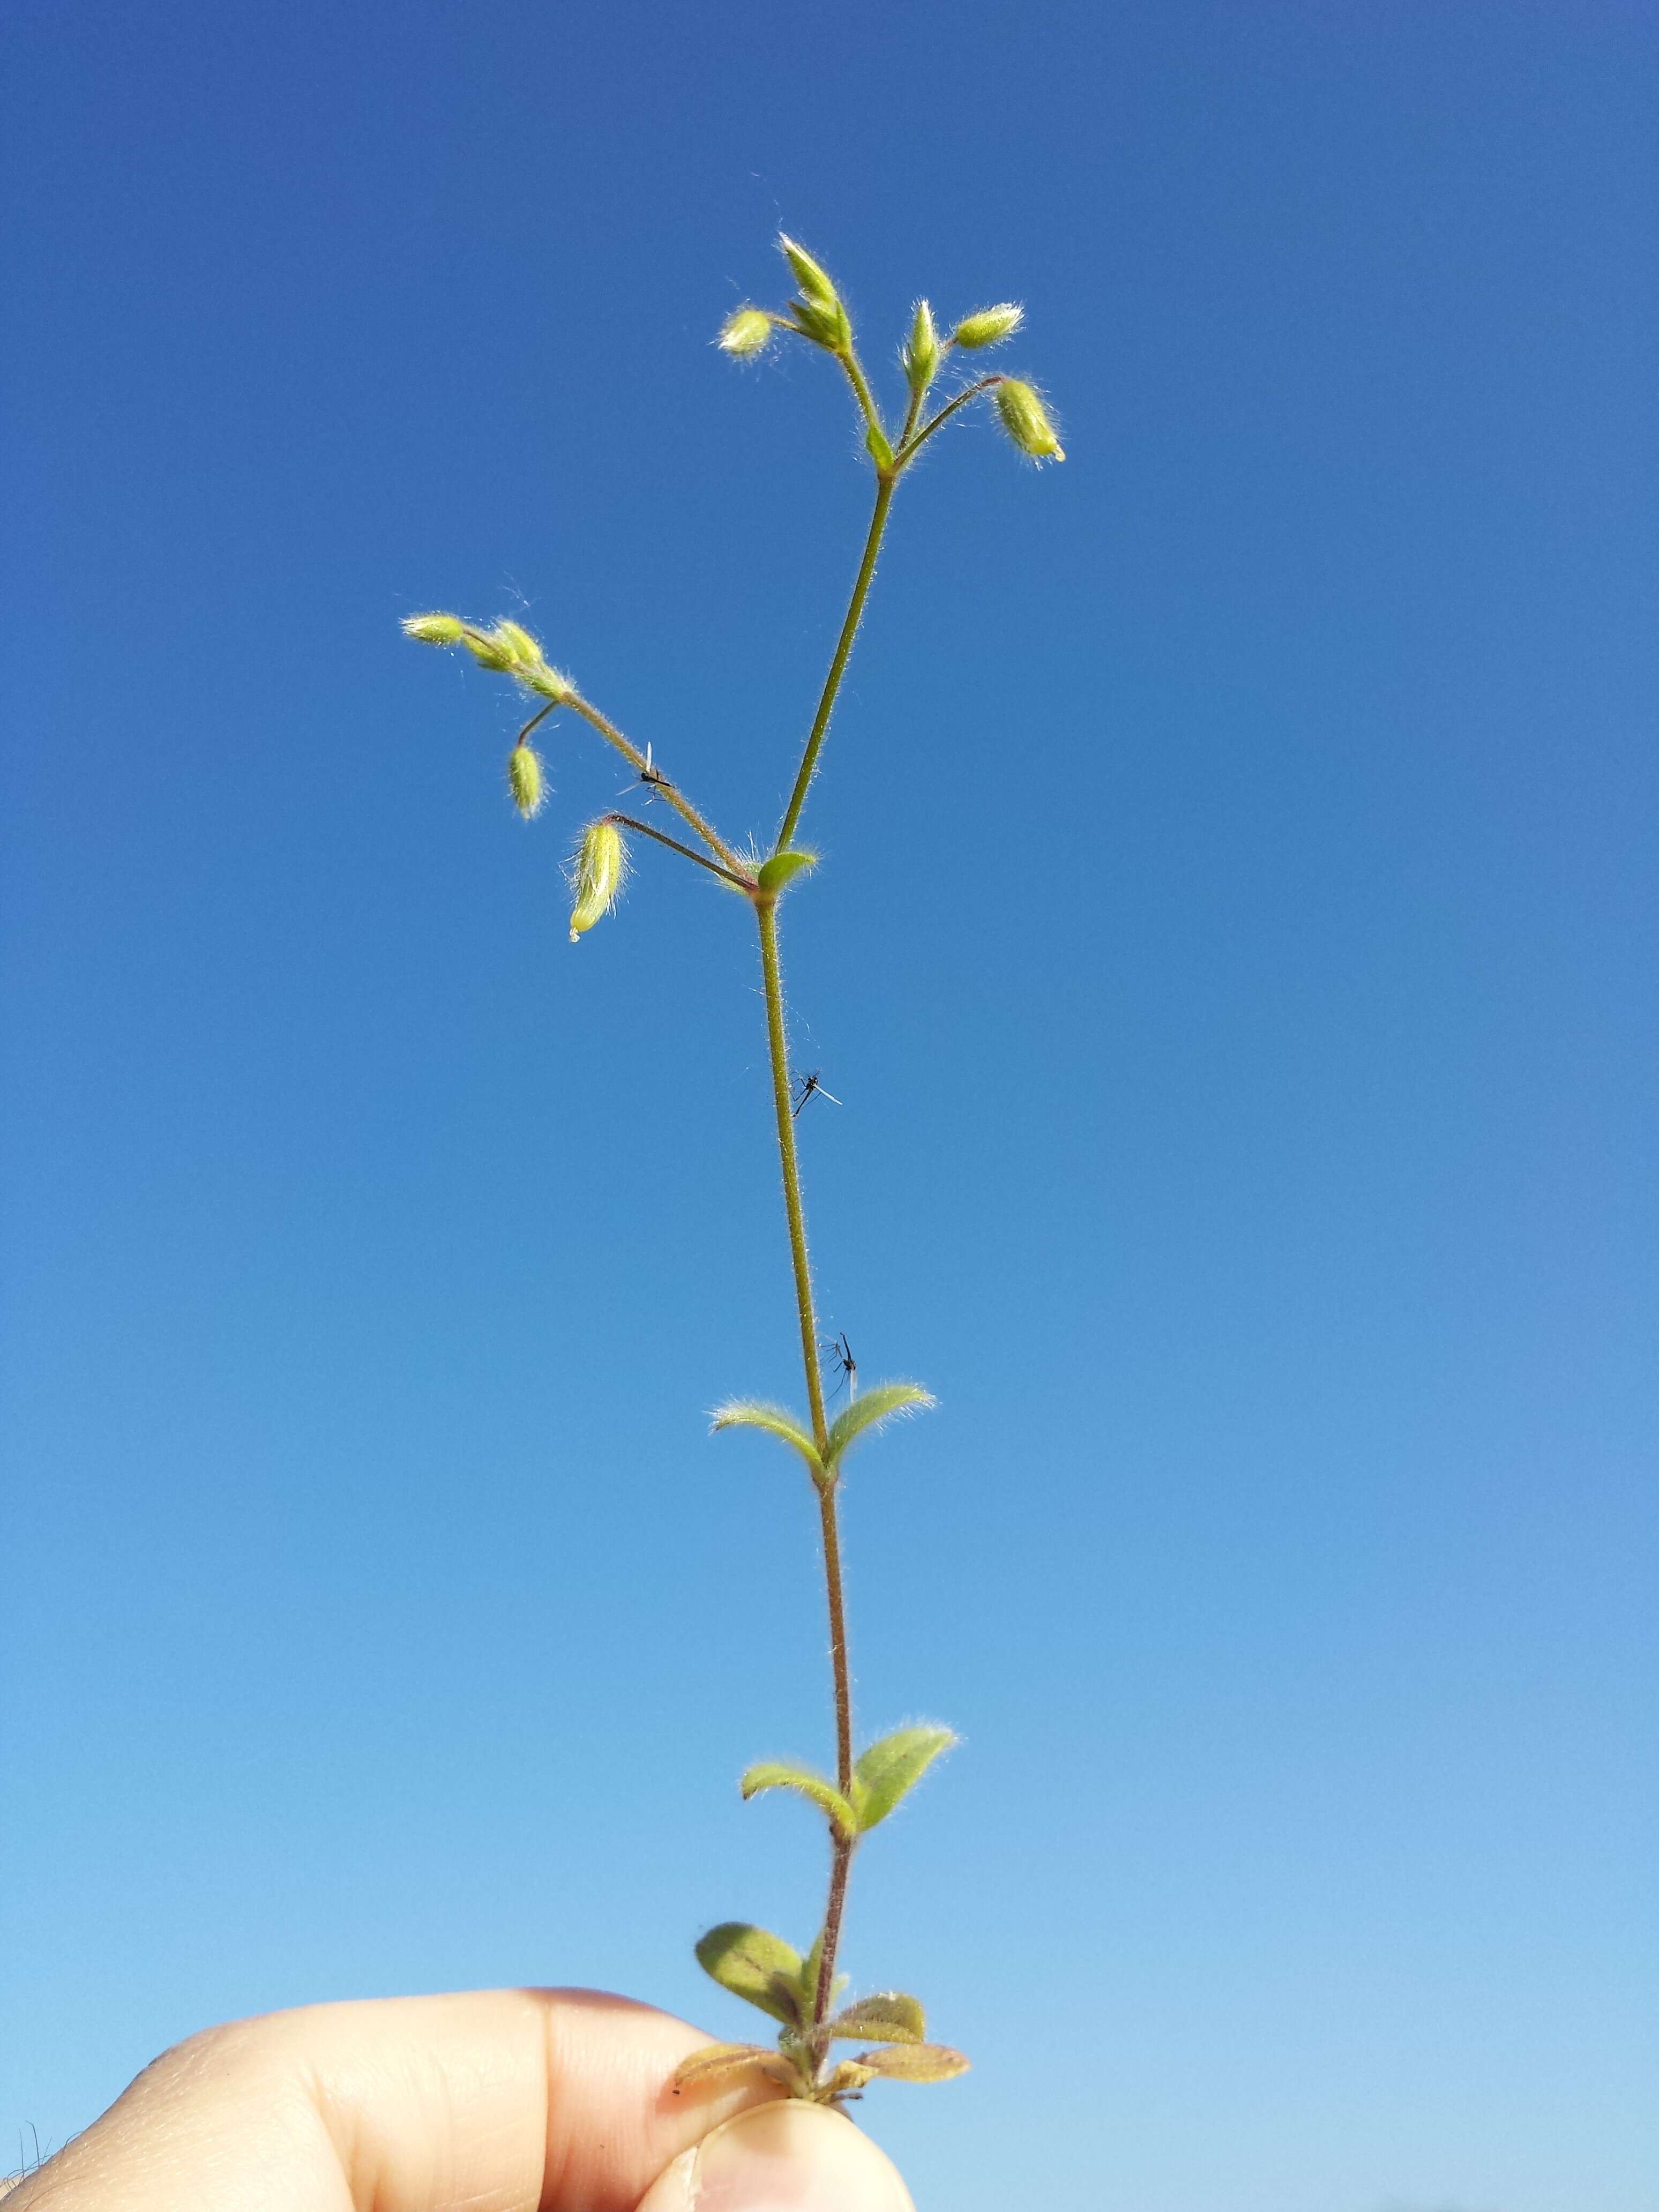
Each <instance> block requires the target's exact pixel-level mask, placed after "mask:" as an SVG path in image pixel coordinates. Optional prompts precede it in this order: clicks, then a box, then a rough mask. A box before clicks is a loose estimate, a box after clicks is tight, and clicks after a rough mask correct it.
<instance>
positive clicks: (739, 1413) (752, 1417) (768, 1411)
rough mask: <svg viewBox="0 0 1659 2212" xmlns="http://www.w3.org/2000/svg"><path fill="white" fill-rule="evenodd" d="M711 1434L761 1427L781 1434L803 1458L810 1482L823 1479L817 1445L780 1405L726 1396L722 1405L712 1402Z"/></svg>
mask: <svg viewBox="0 0 1659 2212" xmlns="http://www.w3.org/2000/svg"><path fill="white" fill-rule="evenodd" d="M708 1429H709V1433H710V1435H711V1436H718V1435H719V1434H720V1431H721V1430H722V1429H764V1430H766V1431H767V1432H768V1433H769V1435H771V1436H775V1437H782V1439H783V1441H784V1443H787V1444H793V1446H794V1448H795V1449H796V1450H797V1451H798V1452H799V1454H800V1455H801V1457H802V1458H803V1459H804V1460H805V1462H806V1464H807V1467H808V1468H810V1470H811V1476H812V1480H813V1481H814V1482H822V1481H823V1461H822V1460H821V1459H820V1458H819V1457H818V1448H817V1445H816V1444H815V1443H813V1442H812V1439H811V1437H809V1436H808V1435H807V1433H806V1431H805V1429H804V1428H802V1426H801V1425H800V1423H799V1421H798V1420H797V1419H795V1417H794V1415H793V1413H785V1411H784V1409H783V1407H781V1406H768V1405H766V1404H764V1403H763V1401H761V1400H760V1399H758V1398H730V1399H728V1400H727V1401H726V1404H725V1405H723V1406H716V1407H715V1408H714V1412H713V1413H711V1414H710V1415H709V1416H708Z"/></svg>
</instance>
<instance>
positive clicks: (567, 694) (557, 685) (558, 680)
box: [513, 660, 576, 707]
mask: <svg viewBox="0 0 1659 2212" xmlns="http://www.w3.org/2000/svg"><path fill="white" fill-rule="evenodd" d="M513 674H514V675H515V676H516V677H517V678H518V679H519V681H520V684H523V686H524V688H525V690H526V691H535V692H538V693H539V695H540V696H541V697H543V698H544V699H550V700H551V701H552V702H553V704H554V705H555V706H556V707H562V706H563V704H564V703H565V701H566V700H567V699H574V697H575V696H576V687H575V685H574V684H573V683H572V682H571V680H570V678H568V676H567V675H566V674H565V673H564V671H563V670H562V669H560V668H550V667H549V666H548V665H547V663H546V662H545V661H544V660H538V662H537V663H536V665H535V666H534V667H533V668H517V667H515V668H514V669H513Z"/></svg>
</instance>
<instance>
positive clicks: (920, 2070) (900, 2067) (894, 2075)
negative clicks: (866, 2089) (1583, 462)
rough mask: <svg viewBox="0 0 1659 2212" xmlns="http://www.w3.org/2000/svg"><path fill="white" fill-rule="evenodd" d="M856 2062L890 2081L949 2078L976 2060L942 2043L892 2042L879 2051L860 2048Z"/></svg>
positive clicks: (950, 2079) (962, 2071) (961, 2071)
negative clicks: (861, 2049)
mask: <svg viewBox="0 0 1659 2212" xmlns="http://www.w3.org/2000/svg"><path fill="white" fill-rule="evenodd" d="M972 2063H973V2061H972V2060H971V2059H969V2058H965V2057H963V2054H962V2052H961V2051H952V2050H951V2049H950V2048H949V2047H948V2046H947V2045H945V2044H943V2043H889V2044H884V2045H883V2046H882V2048H881V2049H880V2050H879V2051H860V2053H859V2055H858V2057H857V2058H856V2059H855V2060H854V2064H855V2065H859V2066H866V2067H868V2069H870V2071H871V2073H872V2074H879V2075H881V2076H882V2077H883V2078H884V2080H885V2081H953V2080H954V2079H955V2077H956V2076H957V2075H958V2074H965V2073H966V2072H967V2071H968V2069H969V2066H970V2065H971V2064H972Z"/></svg>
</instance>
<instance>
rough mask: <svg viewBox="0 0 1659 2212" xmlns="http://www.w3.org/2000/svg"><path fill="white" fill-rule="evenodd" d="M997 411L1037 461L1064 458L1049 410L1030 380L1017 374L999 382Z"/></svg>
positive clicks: (1025, 450) (1010, 434) (1011, 434)
mask: <svg viewBox="0 0 1659 2212" xmlns="http://www.w3.org/2000/svg"><path fill="white" fill-rule="evenodd" d="M996 389H997V412H998V414H999V415H1000V416H1001V417H1002V427H1003V428H1004V429H1005V430H1006V432H1007V433H1008V435H1009V436H1010V437H1011V438H1012V440H1013V441H1014V443H1015V444H1016V445H1017V446H1018V447H1019V450H1020V452H1021V453H1029V454H1030V457H1031V459H1033V460H1034V461H1063V460H1064V459H1065V458H1066V455H1065V453H1063V452H1062V450H1061V448H1060V441H1059V439H1058V438H1057V437H1055V435H1054V424H1053V423H1052V422H1050V421H1049V420H1048V410H1047V409H1046V408H1045V407H1044V406H1043V404H1042V400H1041V399H1039V398H1038V397H1037V395H1036V392H1035V391H1034V390H1033V389H1032V387H1031V386H1030V385H1029V384H1022V383H1021V382H1020V380H1019V379H1018V377H1017V376H1009V377H1005V378H1004V379H1003V380H1002V382H1001V383H1000V384H999V385H998V386H997V388H996Z"/></svg>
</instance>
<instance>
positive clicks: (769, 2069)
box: [674, 2043, 793, 2090]
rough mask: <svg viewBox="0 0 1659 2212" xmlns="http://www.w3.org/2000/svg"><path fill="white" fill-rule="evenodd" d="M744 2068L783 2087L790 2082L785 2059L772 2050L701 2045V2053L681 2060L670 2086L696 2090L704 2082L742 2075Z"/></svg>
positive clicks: (742, 2045) (752, 2045) (753, 2045)
mask: <svg viewBox="0 0 1659 2212" xmlns="http://www.w3.org/2000/svg"><path fill="white" fill-rule="evenodd" d="M746 2068H754V2069H757V2070H758V2071H759V2072H761V2073H763V2074H765V2075H769V2077H770V2078H771V2080H773V2081H781V2082H783V2083H784V2084H785V2085H786V2086H787V2084H788V2083H789V2081H791V2080H792V2079H793V2075H792V2074H791V2071H790V2067H789V2062H788V2060H787V2059H786V2058H781V2057H779V2055H778V2053H777V2052H776V2051H766V2050H763V2048H762V2047H761V2045H759V2044H758V2043H705V2044H704V2045H703V2046H702V2050H701V2051H693V2052H692V2053H691V2056H690V2057H689V2058H682V2059H681V2061H680V2063H679V2064H678V2066H677V2067H676V2068H675V2069H674V2087H675V2088H676V2089H677V2090H678V2089H691V2088H696V2087H699V2086H700V2085H701V2084H702V2083H704V2082H708V2081H724V2080H725V2079H726V2076H727V2075H732V2074H739V2073H742V2072H743V2071H744V2069H746Z"/></svg>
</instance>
